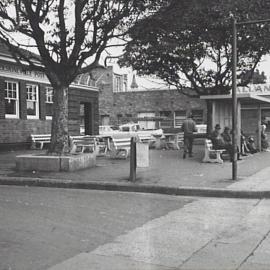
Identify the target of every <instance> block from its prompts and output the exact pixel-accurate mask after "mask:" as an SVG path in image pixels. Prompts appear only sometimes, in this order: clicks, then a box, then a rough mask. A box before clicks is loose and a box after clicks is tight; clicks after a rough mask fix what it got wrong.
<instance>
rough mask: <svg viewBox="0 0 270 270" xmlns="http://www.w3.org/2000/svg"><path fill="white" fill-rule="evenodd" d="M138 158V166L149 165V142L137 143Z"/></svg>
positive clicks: (144, 166)
mask: <svg viewBox="0 0 270 270" xmlns="http://www.w3.org/2000/svg"><path fill="white" fill-rule="evenodd" d="M136 159H137V167H138V168H146V167H149V145H148V144H147V143H140V142H138V143H136Z"/></svg>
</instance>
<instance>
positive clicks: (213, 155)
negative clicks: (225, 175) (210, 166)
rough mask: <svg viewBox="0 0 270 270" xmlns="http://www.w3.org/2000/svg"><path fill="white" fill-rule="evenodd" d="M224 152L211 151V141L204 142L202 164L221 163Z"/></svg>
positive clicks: (222, 150) (223, 150) (221, 150)
mask: <svg viewBox="0 0 270 270" xmlns="http://www.w3.org/2000/svg"><path fill="white" fill-rule="evenodd" d="M223 152H226V150H225V149H219V150H215V149H213V144H212V141H211V140H208V139H206V140H205V142H204V158H203V162H210V163H223V159H222V158H221V154H222V153H223Z"/></svg>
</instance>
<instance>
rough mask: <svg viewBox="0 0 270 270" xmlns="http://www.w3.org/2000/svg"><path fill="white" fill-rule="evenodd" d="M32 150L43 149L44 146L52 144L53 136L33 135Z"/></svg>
mask: <svg viewBox="0 0 270 270" xmlns="http://www.w3.org/2000/svg"><path fill="white" fill-rule="evenodd" d="M31 142H32V143H31V149H37V148H38V147H37V146H38V145H39V149H43V146H44V144H49V143H50V142H51V134H31Z"/></svg>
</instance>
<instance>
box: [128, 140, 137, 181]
mask: <svg viewBox="0 0 270 270" xmlns="http://www.w3.org/2000/svg"><path fill="white" fill-rule="evenodd" d="M136 163H137V162H136V139H135V137H132V138H131V141H130V174H129V180H130V181H131V182H135V181H136V167H137V164H136Z"/></svg>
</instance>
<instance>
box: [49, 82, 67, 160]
mask: <svg viewBox="0 0 270 270" xmlns="http://www.w3.org/2000/svg"><path fill="white" fill-rule="evenodd" d="M48 152H49V153H51V154H58V155H62V154H64V153H67V152H69V137H68V87H66V86H60V87H57V88H54V96H53V117H52V130H51V144H50V148H49V151H48Z"/></svg>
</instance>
